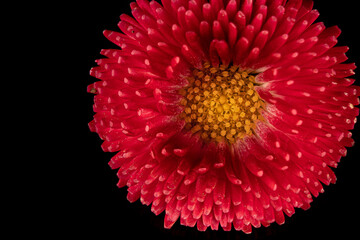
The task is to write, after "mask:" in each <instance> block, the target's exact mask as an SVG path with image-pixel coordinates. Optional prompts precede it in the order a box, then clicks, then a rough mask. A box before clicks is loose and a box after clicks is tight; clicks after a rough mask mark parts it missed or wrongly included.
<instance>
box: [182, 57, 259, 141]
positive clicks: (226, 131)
mask: <svg viewBox="0 0 360 240" xmlns="http://www.w3.org/2000/svg"><path fill="white" fill-rule="evenodd" d="M187 80H188V82H189V84H188V85H187V86H186V87H185V88H183V89H180V90H179V94H180V95H181V96H183V99H182V100H181V101H180V103H181V105H182V106H183V107H184V110H183V112H182V113H181V114H180V115H179V116H180V118H182V119H184V121H185V123H186V126H185V128H186V129H188V130H191V132H192V133H193V134H199V136H200V137H201V138H202V139H203V140H205V141H215V142H223V141H225V142H228V143H234V142H235V141H237V140H238V139H242V138H244V137H246V136H250V135H253V134H254V129H255V128H256V123H257V122H258V121H263V120H264V118H263V117H262V115H261V112H262V110H263V109H264V108H265V102H264V100H262V99H261V98H260V96H259V94H258V92H257V91H256V87H257V86H259V85H260V84H259V83H257V82H256V74H255V73H253V72H251V71H250V70H244V69H241V68H239V67H237V66H230V67H227V66H223V65H221V66H220V67H213V66H211V65H210V63H205V64H204V65H203V66H202V68H201V69H195V70H194V71H193V74H192V76H190V77H188V79H187Z"/></svg>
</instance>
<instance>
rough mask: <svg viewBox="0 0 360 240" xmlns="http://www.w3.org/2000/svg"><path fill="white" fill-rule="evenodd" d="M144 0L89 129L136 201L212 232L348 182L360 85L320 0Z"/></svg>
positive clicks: (99, 72)
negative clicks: (343, 166) (342, 175)
mask: <svg viewBox="0 0 360 240" xmlns="http://www.w3.org/2000/svg"><path fill="white" fill-rule="evenodd" d="M161 2H162V4H160V3H158V2H156V1H151V2H148V1H147V0H137V1H136V2H133V3H131V4H130V6H131V9H132V15H133V17H134V18H132V17H130V16H128V15H121V17H120V18H121V21H120V23H119V28H120V29H121V31H122V33H118V32H114V31H104V35H105V36H106V37H107V38H108V39H109V40H110V41H112V42H113V43H115V44H116V45H118V46H119V47H120V48H117V49H106V50H102V51H101V54H103V55H104V56H105V57H106V58H103V59H100V60H97V64H98V66H96V67H94V68H93V69H92V70H91V75H92V76H94V77H96V78H98V79H99V80H100V81H98V82H95V83H94V84H91V85H90V86H89V87H88V91H89V92H91V93H94V94H96V95H95V98H94V102H95V104H94V111H95V112H96V114H95V115H94V120H93V121H92V122H90V124H89V126H90V129H91V130H92V131H95V132H97V133H98V134H99V136H100V137H101V138H102V139H103V140H104V143H103V144H102V148H103V150H104V151H110V152H117V153H116V155H115V156H114V157H112V159H111V161H110V163H109V164H110V166H111V168H113V169H119V170H118V177H119V182H118V186H119V187H124V186H127V187H128V196H127V198H128V200H129V201H130V202H133V201H136V200H138V199H140V201H141V202H142V203H143V204H146V205H150V204H151V210H152V211H153V212H154V213H155V214H160V213H161V212H163V211H165V213H166V215H165V221H164V225H165V227H166V228H170V227H171V226H172V225H173V224H174V223H175V222H176V221H177V220H178V219H180V223H181V224H182V225H186V226H195V224H196V225H197V228H198V229H199V230H201V231H204V230H205V229H207V228H208V227H210V228H211V229H218V227H219V225H220V226H221V227H222V228H223V229H224V230H230V229H231V228H232V227H233V228H234V229H236V230H242V231H244V232H246V233H249V232H251V229H252V226H253V227H260V226H261V225H263V226H268V225H270V224H271V223H273V222H277V223H278V224H282V223H284V221H285V218H284V214H285V215H287V216H291V215H292V214H293V213H294V211H295V210H294V209H295V208H302V209H307V208H309V207H310V203H311V202H312V200H313V196H314V197H317V196H318V195H319V193H322V192H323V191H324V190H323V186H322V184H326V185H328V184H330V183H335V181H336V177H335V175H334V173H333V171H332V170H331V168H336V167H337V165H338V163H339V161H340V158H341V157H342V156H345V155H346V149H345V147H351V146H352V145H353V144H354V142H353V140H352V138H351V132H350V131H349V130H351V129H353V128H354V124H355V122H356V117H357V116H358V114H359V109H358V108H356V107H354V106H356V105H358V104H359V100H358V96H359V95H360V88H359V87H357V86H354V85H352V84H353V82H354V79H351V78H348V77H350V76H352V75H353V74H354V72H353V70H354V69H355V64H353V63H344V62H345V61H346V60H347V57H346V55H345V53H346V52H347V51H348V48H347V47H339V46H335V45H336V43H337V37H338V36H339V34H340V30H339V28H338V27H336V26H335V27H330V28H326V27H325V26H324V24H323V23H321V22H318V23H315V20H316V19H317V17H318V16H319V13H318V12H317V11H316V10H312V7H313V2H312V1H310V0H288V1H286V0H271V1H270V0H268V1H266V0H254V1H253V0H211V1H205V0H189V1H188V0H162V1H161Z"/></svg>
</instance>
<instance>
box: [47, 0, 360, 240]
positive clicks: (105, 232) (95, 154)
mask: <svg viewBox="0 0 360 240" xmlns="http://www.w3.org/2000/svg"><path fill="white" fill-rule="evenodd" d="M129 3H130V1H128V0H126V1H120V0H118V1H116V2H113V1H97V2H94V1H93V2H91V1H90V2H88V3H87V4H86V5H85V4H84V5H80V4H79V5H76V6H73V5H69V6H68V7H66V10H64V12H63V14H62V15H61V17H62V18H63V19H65V20H66V21H64V22H63V23H61V24H60V26H59V28H60V30H61V31H62V36H61V39H63V41H64V46H66V47H65V48H64V49H63V50H62V51H64V52H63V53H62V54H64V55H66V59H64V60H63V61H62V67H61V69H62V70H63V72H64V71H65V73H69V74H65V75H64V76H61V78H62V80H61V81H60V82H59V84H58V86H65V85H66V86H67V91H66V92H64V93H63V98H66V99H67V100H65V101H64V104H63V106H62V108H61V109H60V112H61V115H62V117H61V118H62V125H63V129H62V128H60V130H59V131H63V133H62V134H64V135H66V140H64V141H62V143H61V151H59V152H61V157H62V160H63V162H64V163H65V165H66V167H65V168H66V169H65V170H64V171H65V172H62V173H60V174H59V175H60V176H57V177H59V179H60V184H59V192H58V193H57V195H56V197H55V198H54V199H55V200H57V201H58V202H56V203H54V205H53V206H52V207H50V208H49V212H50V215H52V216H53V217H54V215H55V218H57V219H59V220H58V221H56V222H55V223H54V225H56V227H57V229H58V230H57V231H59V232H61V233H63V234H65V235H69V236H73V237H81V239H85V238H86V237H95V238H96V239H130V238H131V239H138V238H140V237H147V238H152V237H154V239H155V238H156V239H320V238H321V239H322V238H323V239H337V238H339V237H341V238H343V239H347V238H354V237H355V236H356V235H357V233H358V232H359V231H358V225H359V223H360V220H359V217H360V215H359V214H360V211H359V199H360V197H359V195H358V192H359V191H358V190H359V160H360V159H359V158H360V151H359V143H360V133H359V124H357V126H356V127H357V130H354V131H353V138H354V139H355V141H356V142H357V144H356V145H355V146H354V147H353V148H350V149H348V154H347V157H345V158H343V159H342V161H341V163H340V164H339V166H338V168H337V169H335V170H334V171H335V173H336V175H337V179H338V181H337V183H336V184H335V185H330V186H325V187H324V188H325V193H323V194H321V195H320V196H319V197H318V198H315V199H314V201H313V203H312V204H311V208H310V209H309V210H307V211H303V210H301V209H297V210H296V213H295V214H294V215H293V216H292V217H291V218H288V217H286V222H285V224H284V225H282V226H279V225H277V224H276V223H274V224H272V225H271V226H270V227H268V228H265V227H261V228H259V229H255V228H253V233H252V234H250V235H246V234H244V233H243V232H237V231H234V230H232V231H231V232H224V231H223V230H218V231H212V230H210V229H208V230H207V231H206V232H199V231H197V229H196V228H189V227H185V226H181V225H180V224H179V221H178V222H176V223H175V225H174V226H173V228H171V229H170V230H168V229H164V228H163V220H164V213H162V214H160V215H159V216H155V215H154V214H153V213H152V212H151V211H150V207H147V206H143V205H142V204H141V203H140V201H137V202H135V203H129V202H128V201H127V199H126V194H127V190H126V188H122V189H118V188H117V187H116V183H117V177H116V171H113V170H111V169H110V167H108V165H107V162H108V161H109V159H110V158H111V157H112V156H113V155H114V154H113V153H104V152H103V151H102V150H101V148H100V145H101V143H102V141H101V140H100V139H99V137H98V136H97V134H95V133H91V132H90V131H89V129H88V126H87V124H88V122H90V121H91V120H92V115H93V111H92V103H93V95H92V94H88V93H87V92H86V86H87V85H88V84H90V83H92V82H94V81H95V80H96V79H95V78H92V77H90V76H89V70H90V69H91V67H94V66H95V65H96V64H95V62H94V60H95V59H98V58H101V55H100V54H99V52H100V50H101V49H106V48H116V46H115V45H113V44H112V43H110V42H109V41H108V40H107V39H106V38H105V37H104V36H103V35H102V31H103V30H104V29H109V30H116V31H120V30H119V29H118V28H117V23H118V22H119V16H120V14H122V13H127V14H130V7H129ZM357 6H358V5H357V2H356V1H350V0H343V1H329V0H327V1H325V0H323V1H319V0H318V1H315V6H314V8H316V9H318V10H319V12H320V17H319V18H318V20H317V21H323V22H324V23H325V25H326V26H327V27H330V26H333V25H338V26H339V27H340V29H341V30H342V34H341V36H340V37H339V39H338V40H339V43H338V45H347V46H349V47H350V51H349V52H348V53H347V56H348V57H349V61H350V62H356V63H357V64H358V65H359V64H360V58H359V56H360V46H359V40H358V34H359V32H358V29H359V23H360V20H359V13H358V12H357ZM356 72H358V71H356ZM355 77H357V75H355ZM357 85H359V80H358V81H357ZM59 154H60V153H59ZM60 190H61V191H60ZM55 209H56V210H55ZM57 215H58V216H57ZM60 219H62V220H60Z"/></svg>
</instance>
